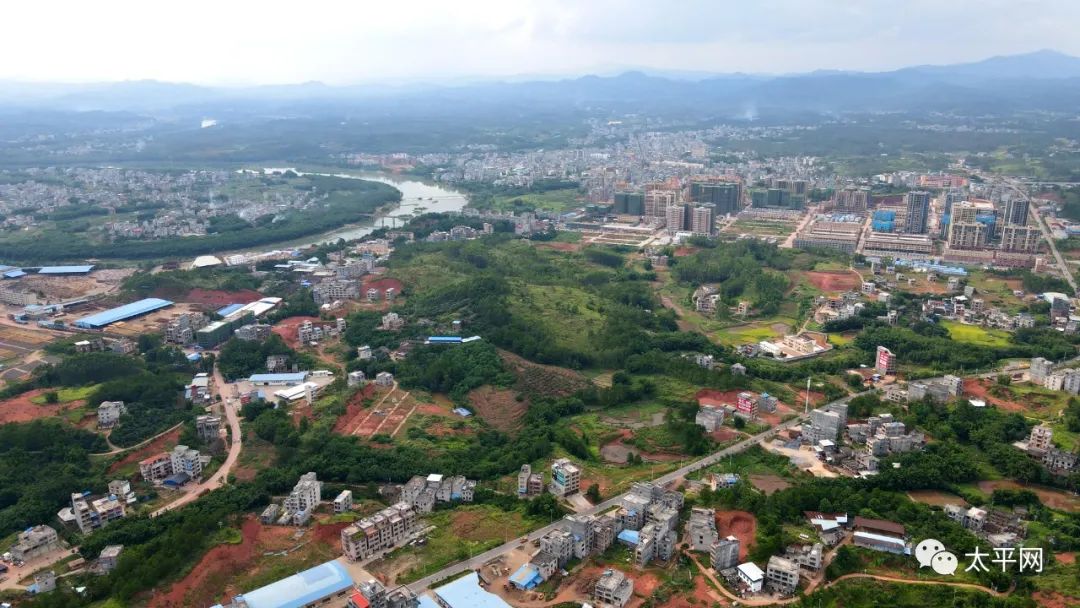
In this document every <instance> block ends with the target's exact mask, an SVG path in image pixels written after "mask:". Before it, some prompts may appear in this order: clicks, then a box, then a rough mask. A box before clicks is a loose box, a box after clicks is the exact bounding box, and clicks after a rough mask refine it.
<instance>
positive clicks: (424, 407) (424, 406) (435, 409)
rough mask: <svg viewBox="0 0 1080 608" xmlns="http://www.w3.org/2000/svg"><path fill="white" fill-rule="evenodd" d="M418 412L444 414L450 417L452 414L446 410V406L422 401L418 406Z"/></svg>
mask: <svg viewBox="0 0 1080 608" xmlns="http://www.w3.org/2000/svg"><path fill="white" fill-rule="evenodd" d="M416 413H417V414H423V415H425V416H443V417H446V418H449V417H450V416H451V415H452V414H450V412H448V411H446V409H445V408H443V407H440V406H439V405H438V404H435V403H421V404H420V405H419V406H417V408H416Z"/></svg>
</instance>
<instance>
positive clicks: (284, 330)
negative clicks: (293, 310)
mask: <svg viewBox="0 0 1080 608" xmlns="http://www.w3.org/2000/svg"><path fill="white" fill-rule="evenodd" d="M304 321H311V322H312V323H320V322H321V321H322V319H320V318H318V317H289V318H288V319H282V320H280V321H278V322H277V324H275V325H274V326H273V327H272V328H270V331H272V332H274V333H275V334H277V335H279V336H281V338H282V339H283V340H285V343H286V344H288V345H289V346H290V347H292V348H296V347H298V346H300V339H299V338H298V337H297V332H298V328H299V327H300V325H301V324H302V323H303V322H304Z"/></svg>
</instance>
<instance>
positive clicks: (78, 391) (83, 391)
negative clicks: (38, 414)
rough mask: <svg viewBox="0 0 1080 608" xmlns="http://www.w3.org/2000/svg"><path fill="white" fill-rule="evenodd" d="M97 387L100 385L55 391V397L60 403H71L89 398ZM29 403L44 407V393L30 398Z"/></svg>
mask: <svg viewBox="0 0 1080 608" xmlns="http://www.w3.org/2000/svg"><path fill="white" fill-rule="evenodd" d="M98 386H100V385H98V384H91V385H90V386H78V387H75V388H61V389H58V390H57V391H56V396H57V397H58V398H59V402H60V403H71V402H72V401H78V400H80V399H87V398H89V397H90V395H91V394H93V392H94V391H96V390H97V388H98ZM30 402H31V403H36V404H38V405H45V403H46V401H45V393H42V394H40V395H38V396H36V397H33V398H31V399H30Z"/></svg>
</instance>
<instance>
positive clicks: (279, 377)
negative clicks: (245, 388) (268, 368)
mask: <svg viewBox="0 0 1080 608" xmlns="http://www.w3.org/2000/svg"><path fill="white" fill-rule="evenodd" d="M307 376H308V374H307V372H288V373H280V374H252V375H251V377H250V378H248V382H253V383H258V382H281V383H293V384H299V383H301V382H303V381H304V380H306V379H307Z"/></svg>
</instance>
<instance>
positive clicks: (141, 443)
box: [90, 422, 184, 456]
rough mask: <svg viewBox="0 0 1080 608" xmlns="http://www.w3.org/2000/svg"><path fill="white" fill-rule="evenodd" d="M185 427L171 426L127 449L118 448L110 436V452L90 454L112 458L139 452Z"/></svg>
mask: <svg viewBox="0 0 1080 608" xmlns="http://www.w3.org/2000/svg"><path fill="white" fill-rule="evenodd" d="M183 425H184V423H183V422H177V423H176V424H174V425H172V426H170V427H169V428H167V429H165V430H164V431H161V432H160V433H158V434H157V435H154V436H153V437H151V438H149V439H143V440H142V441H140V442H139V443H136V444H135V445H133V446H131V447H127V448H122V447H119V446H117V445H116V444H114V443H113V442H112V441H109V436H108V435H106V436H105V442H106V443H108V444H109V447H111V448H112V449H111V450H109V451H108V452H94V453H93V454H90V455H91V456H112V455H114V454H120V453H122V452H127V451H129V450H137V449H139V448H141V447H143V446H144V445H146V444H148V443H150V442H151V441H153V440H155V439H158V438H159V437H161V436H163V435H168V434H169V433H171V432H173V431H175V430H176V429H178V428H180V427H181V426H183Z"/></svg>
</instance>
